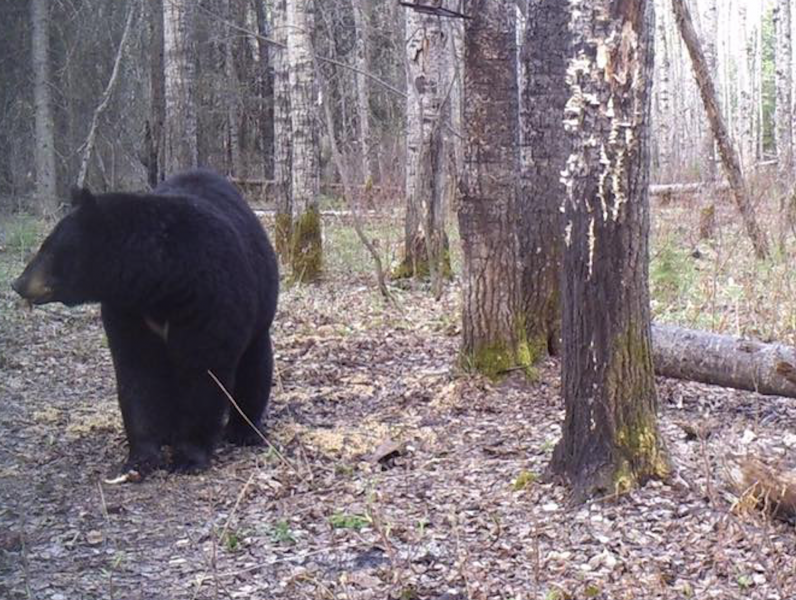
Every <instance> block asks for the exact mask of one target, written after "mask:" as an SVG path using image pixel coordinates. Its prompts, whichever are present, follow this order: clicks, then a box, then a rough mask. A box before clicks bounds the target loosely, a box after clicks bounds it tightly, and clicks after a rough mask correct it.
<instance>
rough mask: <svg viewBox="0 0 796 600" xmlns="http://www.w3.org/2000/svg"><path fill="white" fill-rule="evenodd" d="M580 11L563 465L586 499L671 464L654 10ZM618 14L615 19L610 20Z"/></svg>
mask: <svg viewBox="0 0 796 600" xmlns="http://www.w3.org/2000/svg"><path fill="white" fill-rule="evenodd" d="M588 6H589V8H588V9H584V10H583V11H573V13H572V18H571V31H572V35H573V44H574V52H573V58H572V59H571V60H570V62H569V68H568V72H567V81H568V83H569V85H570V93H571V97H570V99H569V102H568V103H567V110H566V113H567V119H566V122H565V124H566V127H567V131H568V132H569V134H570V137H571V141H572V154H571V156H570V157H569V160H568V162H567V166H566V169H565V171H564V173H563V179H564V182H565V185H566V187H567V192H568V197H567V199H566V201H565V203H564V214H563V219H564V224H565V227H564V231H565V236H564V238H565V239H564V277H563V284H562V286H563V287H562V292H563V293H562V298H563V307H562V310H563V318H562V338H563V339H562V341H563V354H562V362H561V369H562V389H563V396H564V404H565V407H566V418H565V421H564V425H563V430H562V437H561V440H560V441H559V443H558V445H557V446H556V449H555V452H554V455H553V461H552V467H553V470H554V471H556V472H558V473H561V474H563V475H565V476H566V477H567V478H568V479H569V481H570V483H571V484H572V486H573V489H574V493H575V497H576V498H577V499H581V500H582V499H585V498H589V497H592V496H594V495H604V494H615V493H623V492H625V491H627V490H629V489H632V488H634V487H636V486H637V485H639V484H641V483H643V482H644V481H646V480H647V479H649V478H651V477H663V476H666V475H667V474H668V472H669V463H668V459H667V457H666V453H665V450H664V447H663V442H662V440H661V438H660V434H659V432H658V424H657V415H656V411H657V395H656V391H655V378H654V370H653V363H652V347H651V341H650V309H649V285H648V264H649V252H648V237H649V202H648V200H649V197H648V186H649V158H650V154H649V132H650V124H649V114H650V108H651V102H650V99H651V94H650V88H651V84H652V75H653V62H654V61H653V42H652V35H653V31H654V5H653V3H652V2H645V1H644V0H625V1H624V2H615V1H613V0H595V2H593V3H592V4H590V5H588ZM607 15H611V16H610V18H609V17H608V16H607Z"/></svg>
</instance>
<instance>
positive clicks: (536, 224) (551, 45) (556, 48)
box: [519, 0, 570, 361]
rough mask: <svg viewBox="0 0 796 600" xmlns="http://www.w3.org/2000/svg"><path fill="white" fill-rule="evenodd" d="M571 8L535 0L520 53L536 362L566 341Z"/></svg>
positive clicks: (525, 260)
mask: <svg viewBox="0 0 796 600" xmlns="http://www.w3.org/2000/svg"><path fill="white" fill-rule="evenodd" d="M569 56H570V34H569V5H568V4H566V3H564V2H561V1H560V0H531V1H530V2H529V4H528V18H527V27H526V29H525V36H524V40H523V46H522V49H521V52H520V69H521V72H522V75H521V77H520V81H521V82H522V84H521V85H522V89H520V152H521V168H522V193H521V195H520V205H521V206H520V219H521V227H520V237H519V239H520V249H521V259H522V295H523V306H524V311H525V330H526V332H527V336H528V347H529V349H530V351H531V359H532V360H534V361H535V360H538V359H539V358H543V357H544V356H546V355H548V354H556V353H557V351H558V347H559V338H560V336H561V308H560V305H561V302H560V300H561V296H560V279H561V247H560V246H561V217H560V215H561V206H562V205H563V202H564V197H565V194H566V190H565V188H564V185H563V183H562V182H561V171H563V170H564V166H565V164H566V160H567V157H568V156H569V140H568V138H567V136H566V134H565V132H564V107H565V105H566V102H567V100H568V98H569V89H568V87H567V84H566V77H565V75H566V69H567V64H568V60H569Z"/></svg>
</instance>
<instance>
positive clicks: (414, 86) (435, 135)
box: [394, 9, 451, 289]
mask: <svg viewBox="0 0 796 600" xmlns="http://www.w3.org/2000/svg"><path fill="white" fill-rule="evenodd" d="M405 15H406V31H407V35H408V36H409V39H408V41H407V44H406V65H407V73H406V79H407V99H406V121H407V123H406V129H407V135H406V217H405V221H404V256H403V259H402V261H401V264H400V265H399V267H398V269H397V270H396V272H395V273H394V276H395V277H399V278H400V277H417V278H419V279H422V278H426V277H429V276H431V278H432V281H433V283H434V284H435V285H434V287H435V288H438V289H439V288H440V283H439V279H440V278H442V277H449V276H450V274H451V267H450V254H449V252H448V239H447V235H446V233H445V213H446V202H445V199H446V195H447V193H448V191H449V187H448V180H449V175H450V173H449V165H448V155H449V152H450V142H449V140H448V137H447V128H448V127H450V113H451V111H450V92H451V82H450V80H449V75H450V69H449V63H450V60H449V59H450V57H449V51H450V46H449V42H448V33H449V27H448V24H447V22H446V20H444V19H440V18H439V17H436V16H434V15H428V14H424V13H421V12H418V11H415V10H412V9H406V11H405ZM429 248H430V250H431V251H430V252H429Z"/></svg>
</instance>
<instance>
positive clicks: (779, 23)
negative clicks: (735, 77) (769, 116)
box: [774, 0, 793, 185]
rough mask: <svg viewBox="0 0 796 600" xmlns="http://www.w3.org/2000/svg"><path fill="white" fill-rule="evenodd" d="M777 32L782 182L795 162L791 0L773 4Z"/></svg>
mask: <svg viewBox="0 0 796 600" xmlns="http://www.w3.org/2000/svg"><path fill="white" fill-rule="evenodd" d="M774 28H775V33H776V60H775V80H774V85H775V87H776V95H777V100H776V109H775V122H776V125H775V127H774V133H775V139H776V145H777V167H778V172H779V177H780V183H781V184H782V185H784V184H785V183H786V182H787V181H788V180H790V179H791V169H792V166H793V161H792V155H793V124H792V121H791V120H792V102H791V92H792V90H791V77H792V72H791V6H790V0H777V4H776V7H775V8H774Z"/></svg>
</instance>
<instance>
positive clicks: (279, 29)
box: [272, 0, 293, 262]
mask: <svg viewBox="0 0 796 600" xmlns="http://www.w3.org/2000/svg"><path fill="white" fill-rule="evenodd" d="M272 10H273V21H274V38H275V39H276V40H277V41H278V42H279V43H280V44H283V47H280V48H276V49H275V50H274V53H273V65H274V121H273V124H274V125H273V129H274V134H273V136H274V188H273V189H274V198H275V205H276V226H275V230H276V231H275V235H274V246H275V247H276V251H277V252H278V253H279V255H280V256H281V257H282V260H284V261H285V262H289V260H290V239H291V237H292V234H293V192H292V190H293V130H292V125H291V122H290V76H289V74H288V73H289V71H288V50H287V4H286V0H274V4H273V7H272Z"/></svg>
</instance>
